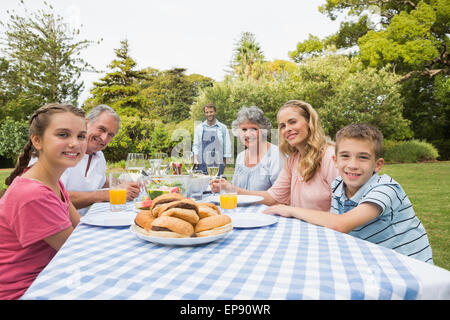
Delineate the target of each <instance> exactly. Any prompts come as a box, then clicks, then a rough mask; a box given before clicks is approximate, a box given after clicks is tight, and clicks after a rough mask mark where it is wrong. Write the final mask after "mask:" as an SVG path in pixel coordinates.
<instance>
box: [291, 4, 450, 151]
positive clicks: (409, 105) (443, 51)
mask: <svg viewBox="0 0 450 320" xmlns="http://www.w3.org/2000/svg"><path fill="white" fill-rule="evenodd" d="M319 10H320V11H321V12H322V13H324V14H327V15H328V17H329V18H330V19H333V20H334V19H336V18H337V17H338V16H339V15H343V14H346V15H348V16H349V17H350V18H353V17H358V19H357V20H351V21H346V22H343V23H341V27H340V29H339V31H338V32H337V33H336V34H333V35H330V36H328V37H326V38H325V39H323V40H320V39H317V38H311V37H310V39H308V40H306V41H304V42H300V43H299V44H298V45H297V48H296V50H295V51H293V52H291V53H290V55H291V58H292V59H293V60H294V61H297V62H300V61H302V60H303V59H304V58H306V57H308V56H311V55H325V54H330V53H333V52H334V51H335V50H339V49H342V50H348V51H347V52H348V53H349V54H350V55H353V56H357V57H358V58H359V59H361V61H362V62H363V63H364V65H365V66H366V67H368V68H371V67H374V68H377V69H380V70H387V71H391V72H395V73H397V74H399V75H401V77H400V78H399V79H398V81H399V83H400V84H401V92H402V95H403V98H404V108H403V110H404V111H403V115H404V117H405V118H406V119H409V120H411V121H412V128H413V130H414V137H415V138H418V139H426V140H428V141H448V139H449V138H450V124H449V118H448V116H449V113H450V112H449V108H450V107H449V99H448V98H446V97H445V96H448V88H449V81H450V80H449V70H450V68H449V66H450V60H449V56H448V48H449V45H450V40H449V36H448V30H449V28H450V2H448V0H427V1H423V0H420V1H419V0H327V1H326V3H325V4H324V5H323V6H321V7H320V8H319ZM312 40H317V41H316V42H317V43H316V45H315V46H313V45H312ZM443 92H447V94H446V95H443V94H442V93H443ZM438 144H439V145H440V147H439V153H440V155H441V159H448V157H450V145H449V144H448V143H446V144H445V143H441V142H439V143H438ZM446 154H447V155H449V156H447V157H442V155H446Z"/></svg>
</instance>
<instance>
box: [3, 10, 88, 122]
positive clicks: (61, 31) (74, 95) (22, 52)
mask: <svg viewBox="0 0 450 320" xmlns="http://www.w3.org/2000/svg"><path fill="white" fill-rule="evenodd" d="M21 4H22V5H24V3H23V1H21ZM44 4H45V5H46V6H47V8H46V9H45V10H42V9H41V10H38V11H37V12H32V13H30V14H29V15H26V16H20V15H19V14H17V13H16V12H15V11H14V10H8V11H7V12H8V14H9V21H7V22H6V23H3V22H0V24H1V26H2V27H3V28H4V29H5V31H4V34H3V35H2V40H3V41H4V43H5V47H4V48H3V49H2V53H3V54H4V56H5V59H4V60H3V61H5V60H7V61H8V63H9V65H10V66H9V70H10V71H13V72H14V77H12V78H9V79H7V80H6V81H11V82H10V85H13V86H14V87H15V89H14V96H13V97H9V99H8V103H9V108H10V109H17V110H27V112H26V113H22V114H21V116H22V117H23V118H25V117H27V116H28V115H29V112H28V111H29V110H28V107H27V106H25V107H24V104H25V105H27V103H28V102H29V101H30V100H31V101H33V102H34V103H36V105H35V106H34V109H37V108H38V107H40V106H41V104H44V103H49V102H66V103H72V104H75V105H76V104H77V100H78V97H79V95H80V93H81V90H82V88H83V82H82V81H80V80H79V78H80V76H81V71H83V70H93V68H92V67H91V66H90V65H89V64H88V63H87V62H86V61H85V60H84V59H82V58H80V53H81V51H83V50H84V49H86V48H87V47H89V46H90V45H91V44H92V43H93V42H92V41H88V40H78V39H77V38H78V35H79V30H78V29H73V28H70V27H69V25H68V24H67V23H66V22H65V21H64V19H63V18H62V17H61V16H59V15H56V14H54V13H53V12H52V10H53V8H52V7H51V6H50V5H47V4H46V3H45V2H44ZM25 12H26V13H27V10H26V8H25ZM10 75H11V74H10ZM8 103H7V104H8ZM3 106H4V105H3Z"/></svg>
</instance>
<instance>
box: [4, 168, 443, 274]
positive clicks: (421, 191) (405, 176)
mask: <svg viewBox="0 0 450 320" xmlns="http://www.w3.org/2000/svg"><path fill="white" fill-rule="evenodd" d="M227 169H228V168H227ZM10 171H11V169H0V187H1V186H3V187H4V185H3V182H4V180H5V178H6V177H7V176H8V175H9V172H10ZM381 173H386V174H388V175H390V176H391V177H392V178H394V179H395V180H396V181H397V182H399V183H400V184H401V186H402V187H403V189H404V190H405V192H406V194H407V195H408V197H409V199H410V200H411V202H412V204H413V207H414V211H415V212H416V215H417V216H418V217H419V219H420V221H421V222H422V224H423V225H424V226H425V229H426V231H427V233H428V238H429V240H430V243H431V248H432V249H433V259H434V263H435V265H437V266H439V267H442V268H444V269H447V270H450V241H449V240H450V236H449V231H450V191H449V190H450V162H449V161H443V162H434V163H409V164H391V165H385V166H384V167H383V169H382V170H381ZM231 174H232V172H229V170H227V171H226V175H227V176H231Z"/></svg>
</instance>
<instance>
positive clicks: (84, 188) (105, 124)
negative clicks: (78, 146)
mask: <svg viewBox="0 0 450 320" xmlns="http://www.w3.org/2000/svg"><path fill="white" fill-rule="evenodd" d="M86 119H87V121H88V122H87V135H86V139H87V143H88V145H87V149H86V154H85V156H84V158H83V159H82V160H81V161H80V162H79V163H78V164H77V165H76V166H75V167H72V168H68V169H66V171H65V172H64V173H63V175H62V176H61V181H62V183H63V184H64V186H65V187H66V189H67V190H68V192H69V196H70V200H71V202H72V203H73V205H74V206H75V208H77V210H78V212H79V213H80V214H81V215H84V214H85V213H86V212H87V210H88V208H87V207H89V206H90V205H91V204H93V203H96V202H103V201H109V191H108V190H106V189H104V188H108V187H109V179H108V178H107V177H106V160H105V157H104V155H103V152H102V151H101V150H103V149H105V148H106V146H107V145H108V144H109V143H110V142H111V140H112V139H113V138H114V136H115V135H116V134H117V132H118V131H119V125H120V119H119V116H118V115H117V113H116V112H115V111H114V110H113V109H112V108H110V107H109V106H107V105H98V106H96V107H94V108H93V109H92V110H91V111H90V112H89V113H88V114H87V116H86ZM102 189H103V190H102ZM139 191H140V189H139V186H138V184H137V183H129V184H128V186H127V200H133V199H134V198H136V197H137V196H138V195H139Z"/></svg>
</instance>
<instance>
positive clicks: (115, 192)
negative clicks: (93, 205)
mask: <svg viewBox="0 0 450 320" xmlns="http://www.w3.org/2000/svg"><path fill="white" fill-rule="evenodd" d="M126 182H127V179H126V177H125V174H124V173H123V172H111V173H110V174H109V206H110V208H111V211H113V212H118V211H123V210H125V207H126V202H127V187H126Z"/></svg>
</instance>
